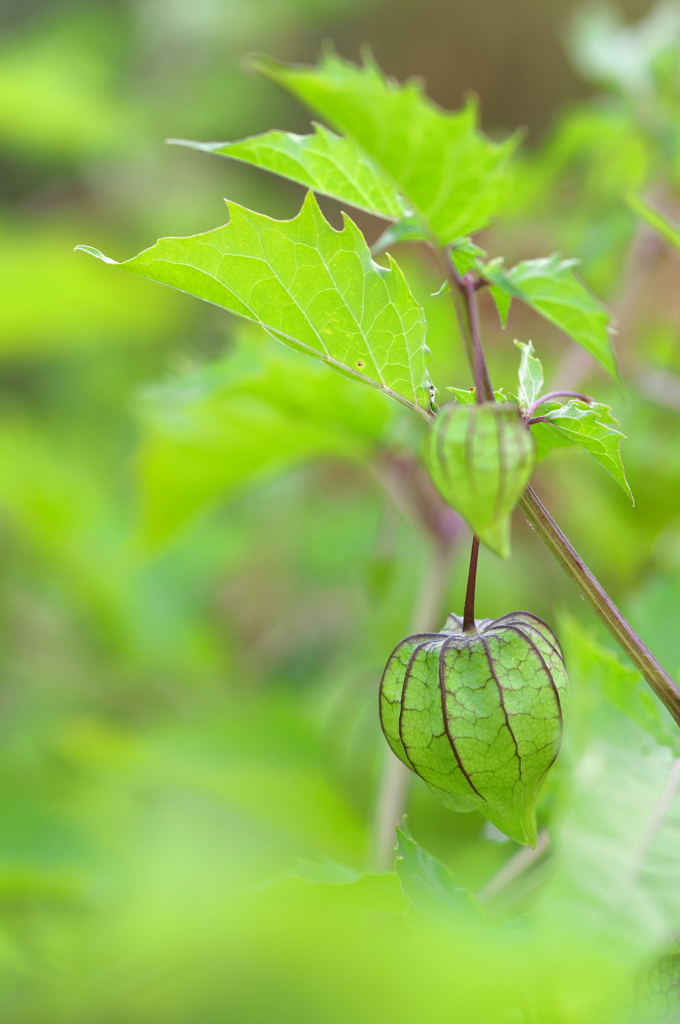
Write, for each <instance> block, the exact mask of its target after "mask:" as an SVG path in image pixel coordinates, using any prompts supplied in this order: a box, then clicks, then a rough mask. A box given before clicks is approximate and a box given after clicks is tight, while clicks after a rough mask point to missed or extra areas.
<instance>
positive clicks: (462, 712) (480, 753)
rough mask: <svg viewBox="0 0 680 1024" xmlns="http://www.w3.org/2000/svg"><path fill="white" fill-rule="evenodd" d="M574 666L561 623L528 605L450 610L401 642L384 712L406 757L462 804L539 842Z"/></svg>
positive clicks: (455, 806)
mask: <svg viewBox="0 0 680 1024" xmlns="http://www.w3.org/2000/svg"><path fill="white" fill-rule="evenodd" d="M565 687H566V671H565V668H564V661H563V658H562V652H561V650H560V646H559V644H558V642H557V639H556V638H555V636H554V634H553V633H552V631H551V630H550V629H549V627H548V626H547V625H546V624H545V623H544V622H543V621H542V620H541V619H538V618H537V617H536V616H534V615H531V614H530V613H529V612H512V613H510V614H509V615H504V616H502V617H501V618H499V619H496V620H495V621H494V620H492V619H483V620H482V621H481V622H477V623H476V624H475V629H474V631H472V632H467V633H465V632H463V628H462V620H461V619H459V618H458V617H457V616H456V615H450V616H449V618H448V620H447V622H446V625H445V626H444V629H443V630H442V631H441V632H439V633H421V634H417V635H415V636H411V637H408V638H407V639H406V640H403V641H402V642H401V643H400V644H398V645H397V647H396V648H395V650H394V651H393V652H392V655H391V657H390V659H389V661H388V663H387V667H386V669H385V672H384V675H383V679H382V683H381V687H380V717H381V723H382V727H383V731H384V733H385V737H386V739H387V742H388V743H389V745H390V747H391V748H392V750H393V751H394V753H395V754H396V755H397V757H398V758H399V759H400V760H401V761H403V762H404V764H405V765H407V767H409V768H410V769H411V771H413V772H415V773H416V774H417V775H419V776H420V777H421V778H422V779H424V781H425V782H426V783H427V784H428V786H429V787H430V789H432V790H433V792H434V793H435V794H436V796H438V797H439V798H440V799H441V800H442V801H443V803H445V804H446V806H447V807H449V808H450V809H451V810H454V811H471V810H475V809H478V810H480V811H481V812H482V813H483V814H484V815H485V816H486V817H487V818H488V819H489V821H491V822H492V823H493V824H494V825H496V827H497V828H499V829H500V830H501V831H502V832H504V833H505V834H506V835H508V836H510V838H512V839H515V840H517V842H519V843H524V844H527V845H529V846H534V845H535V843H536V801H537V799H538V793H539V790H540V787H541V784H542V782H543V780H544V778H545V776H546V774H547V772H548V770H549V768H550V766H551V765H552V763H553V761H554V760H555V758H556V757H557V753H558V750H559V746H560V739H561V735H562V697H563V694H564V690H565Z"/></svg>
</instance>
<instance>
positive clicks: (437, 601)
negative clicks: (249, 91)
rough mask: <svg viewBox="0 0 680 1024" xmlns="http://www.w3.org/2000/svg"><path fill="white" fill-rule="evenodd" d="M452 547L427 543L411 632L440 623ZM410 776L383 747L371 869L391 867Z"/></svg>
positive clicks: (425, 630)
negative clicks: (423, 569)
mask: <svg viewBox="0 0 680 1024" xmlns="http://www.w3.org/2000/svg"><path fill="white" fill-rule="evenodd" d="M453 551H454V546H453V545H451V546H450V547H449V548H448V550H446V551H443V550H442V548H441V546H440V545H437V544H432V545H431V548H430V557H429V558H428V560H427V563H426V565H425V571H424V573H423V578H422V584H421V589H420V593H419V594H418V597H417V599H416V604H415V607H414V609H413V614H412V617H411V632H412V633H434V632H436V631H437V630H438V629H439V627H440V626H441V615H442V606H443V604H444V598H445V597H446V588H447V585H448V581H449V571H450V569H451V560H452V557H453ZM411 777H412V774H411V772H410V771H409V769H408V768H407V767H406V765H405V764H403V763H402V762H401V761H400V760H399V759H398V758H397V757H396V756H395V755H394V754H393V753H392V751H391V750H390V749H389V748H387V751H386V760H385V767H384V769H383V775H382V779H381V780H380V788H379V791H378V798H377V801H376V808H375V825H374V837H373V857H372V860H373V868H374V870H375V871H391V870H392V869H393V868H394V844H395V838H394V830H395V828H396V827H397V825H399V824H400V823H401V820H402V818H403V817H404V812H405V810H406V797H407V794H408V784H409V782H410V781H411Z"/></svg>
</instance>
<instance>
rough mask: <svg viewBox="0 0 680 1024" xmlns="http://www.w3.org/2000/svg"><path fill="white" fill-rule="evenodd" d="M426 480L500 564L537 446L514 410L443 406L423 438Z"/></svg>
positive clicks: (506, 406) (502, 406)
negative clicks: (511, 520) (488, 548)
mask: <svg viewBox="0 0 680 1024" xmlns="http://www.w3.org/2000/svg"><path fill="white" fill-rule="evenodd" d="M425 458H426V461H427V466H428V469H429V471H430V475H431V477H432V479H433V480H434V482H435V484H436V485H437V488H438V489H439V491H441V493H442V495H443V496H444V498H445V499H446V500H447V501H448V503H449V504H450V505H451V506H452V507H453V508H455V509H456V511H457V512H459V513H460V514H461V515H462V516H463V518H464V519H466V520H467V522H468V523H469V524H470V527H471V528H472V530H473V532H474V533H475V534H476V535H477V536H478V537H479V539H480V540H481V541H482V542H483V543H484V544H487V545H488V546H489V547H490V548H491V549H492V550H493V551H495V552H496V554H498V555H500V556H501V558H507V556H508V555H509V554H510V515H511V513H512V510H513V508H514V507H515V505H516V503H517V500H518V499H519V497H520V495H521V494H522V491H523V490H524V488H525V487H526V485H527V483H528V482H529V478H530V476H531V473H532V471H533V468H534V465H535V463H536V444H535V441H534V439H533V437H532V436H531V434H530V432H529V431H528V430H527V429H526V427H525V426H524V424H523V423H522V420H521V418H520V415H519V411H518V409H517V407H516V406H515V405H512V404H511V403H509V402H503V403H499V402H484V403H482V404H480V405H467V404H462V403H457V402H451V403H447V404H446V405H444V406H442V408H441V409H440V411H439V413H438V415H437V417H436V419H435V421H434V424H433V425H432V429H431V431H430V434H429V436H428V440H427V444H426V448H425Z"/></svg>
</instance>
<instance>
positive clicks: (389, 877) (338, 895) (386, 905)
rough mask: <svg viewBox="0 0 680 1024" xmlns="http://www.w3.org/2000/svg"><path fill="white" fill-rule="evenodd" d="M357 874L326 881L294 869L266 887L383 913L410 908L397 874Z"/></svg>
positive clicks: (332, 903)
mask: <svg viewBox="0 0 680 1024" xmlns="http://www.w3.org/2000/svg"><path fill="white" fill-rule="evenodd" d="M338 866H340V865H338ZM353 874H354V877H353V878H338V879H337V880H336V879H332V880H328V881H326V880H325V879H324V878H323V877H321V878H318V879H317V878H314V877H313V878H307V873H306V870H305V869H304V868H303V870H302V872H298V871H297V870H293V871H291V872H290V873H289V875H288V877H287V878H285V879H277V880H276V881H274V882H273V883H271V884H270V885H268V886H262V889H263V890H264V891H265V892H267V893H270V892H271V893H274V894H276V893H277V892H279V893H281V894H287V895H289V896H294V897H298V898H301V899H303V900H305V901H307V900H309V901H311V902H314V903H322V904H326V905H335V906H340V907H360V908H363V909H364V910H371V911H374V912H377V913H381V914H396V915H402V914H404V913H405V912H406V911H407V910H408V909H409V908H408V901H407V899H406V895H405V893H404V892H403V889H402V888H401V887H400V885H399V879H398V878H397V876H396V875H395V874H391V873H390V874H387V873H385V874H365V875H359V874H357V873H356V872H353Z"/></svg>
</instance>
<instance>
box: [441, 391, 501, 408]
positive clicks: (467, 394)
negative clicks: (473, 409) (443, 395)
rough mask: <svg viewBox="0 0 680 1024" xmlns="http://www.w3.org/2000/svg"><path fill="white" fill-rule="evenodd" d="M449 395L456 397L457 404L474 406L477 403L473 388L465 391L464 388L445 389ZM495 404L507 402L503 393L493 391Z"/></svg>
mask: <svg viewBox="0 0 680 1024" xmlns="http://www.w3.org/2000/svg"><path fill="white" fill-rule="evenodd" d="M446 390H447V391H450V392H451V394H453V395H455V396H456V400H457V401H458V402H462V403H463V404H464V405H474V404H475V402H476V401H477V392H476V390H475V388H468V390H467V391H466V390H465V389H464V388H447V389H446ZM494 395H495V397H496V401H497V402H507V400H508V399H507V396H506V394H505V392H504V391H502V390H500V391H494Z"/></svg>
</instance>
